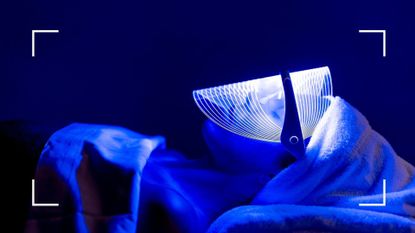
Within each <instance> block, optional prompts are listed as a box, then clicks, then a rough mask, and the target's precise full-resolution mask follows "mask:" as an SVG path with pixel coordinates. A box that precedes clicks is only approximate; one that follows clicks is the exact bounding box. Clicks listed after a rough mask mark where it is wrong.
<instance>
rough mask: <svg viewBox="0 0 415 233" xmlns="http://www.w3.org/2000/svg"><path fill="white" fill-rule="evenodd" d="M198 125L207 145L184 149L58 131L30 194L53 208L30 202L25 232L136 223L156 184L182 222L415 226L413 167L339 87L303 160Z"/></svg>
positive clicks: (80, 130)
mask: <svg viewBox="0 0 415 233" xmlns="http://www.w3.org/2000/svg"><path fill="white" fill-rule="evenodd" d="M204 134H205V138H206V141H207V143H208V145H209V147H210V149H211V152H212V153H211V156H210V157H209V158H206V159H200V160H188V159H187V158H186V156H184V155H182V154H180V153H178V152H175V151H171V150H168V149H166V146H165V139H164V138H163V137H150V136H145V135H141V134H138V133H135V132H132V131H130V130H127V129H124V128H120V127H114V126H100V125H86V124H73V125H70V126H68V127H66V128H64V129H61V130H59V131H57V132H56V133H55V134H54V135H53V136H52V137H51V138H50V139H49V141H48V143H47V145H46V146H45V148H44V151H43V152H42V155H41V157H40V160H39V164H38V169H37V173H36V179H35V181H36V202H38V203H44V202H52V203H59V207H32V209H31V215H30V216H29V218H28V221H27V224H26V229H27V230H26V231H27V232H136V231H137V230H138V229H139V228H138V227H137V225H138V222H139V211H138V210H139V209H140V206H139V203H140V193H146V192H143V191H145V190H140V189H141V188H144V187H146V188H149V187H153V186H158V187H162V189H161V190H162V191H161V192H158V193H154V192H153V193H151V192H150V194H149V196H157V195H160V196H162V197H167V196H168V197H169V198H168V201H167V202H163V203H164V204H165V205H168V208H167V209H169V210H171V211H172V213H173V214H172V218H173V219H174V222H175V224H176V225H177V228H176V229H179V232H205V231H207V230H208V231H209V232H277V231H283V232H284V231H285V232H293V231H294V232H295V231H297V232H304V231H307V230H310V231H317V232H318V231H323V232H415V221H414V220H413V218H414V216H415V206H414V205H415V195H414V194H415V189H414V188H415V187H414V184H415V179H414V178H413V176H414V174H415V170H414V167H413V166H412V165H410V164H408V163H407V162H405V161H404V160H402V159H401V158H400V157H399V156H397V155H396V153H395V152H394V151H393V149H392V147H391V146H390V145H389V144H388V142H387V141H386V140H385V139H384V138H383V137H382V136H380V135H379V134H378V133H376V132H375V131H374V130H372V129H371V127H370V126H369V124H368V122H367V120H366V119H365V118H364V116H363V115H362V114H360V113H359V112H358V111H357V110H355V109H354V108H353V107H351V106H350V105H349V104H348V103H346V102H345V101H344V100H342V99H340V98H335V99H333V100H332V104H331V106H330V108H329V109H328V110H327V112H326V113H325V115H324V117H323V119H322V120H321V121H320V122H319V124H318V126H317V128H316V130H315V132H314V134H313V136H312V138H311V140H310V142H309V143H308V146H307V151H306V156H305V157H304V158H303V159H301V160H297V161H293V160H292V158H291V157H290V156H289V155H287V154H286V153H285V152H284V150H283V148H282V147H281V145H279V144H277V143H266V142H258V141H254V140H251V139H247V138H241V137H239V136H236V135H233V134H231V133H229V132H227V131H225V130H223V129H221V128H218V127H216V126H215V125H214V124H212V123H210V122H207V123H206V125H205V128H204ZM189 143H190V142H189ZM150 155H151V156H150ZM142 183H145V184H146V186H142V185H141V184H142ZM163 190H164V191H163ZM160 193H161V194H160ZM169 193H173V194H174V195H170V194H169ZM168 194H169V195H168ZM142 199H143V198H142ZM143 221H144V222H145V221H146V220H145V219H143V220H142V221H140V222H143Z"/></svg>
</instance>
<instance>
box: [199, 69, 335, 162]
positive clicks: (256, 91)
mask: <svg viewBox="0 0 415 233" xmlns="http://www.w3.org/2000/svg"><path fill="white" fill-rule="evenodd" d="M332 93H333V89H332V83H331V76H330V70H329V68H328V67H321V68H315V69H311V70H304V71H298V72H292V73H282V74H281V75H276V76H271V77H266V78H260V79H254V80H249V81H245V82H239V83H233V84H228V85H224V86H218V87H212V88H206V89H201V90H195V91H193V98H194V100H195V102H196V104H197V105H198V106H199V108H200V110H202V112H203V113H204V114H205V115H206V116H207V117H208V118H209V119H210V120H212V121H213V122H215V123H216V124H217V125H219V126H221V127H223V128H224V129H226V130H229V131H231V132H233V133H235V134H239V135H241V136H244V137H248V138H253V139H256V140H262V141H269V142H281V143H282V144H283V145H284V146H285V148H286V149H287V150H288V152H290V153H291V154H292V155H293V156H295V157H297V158H300V157H302V156H303V155H304V152H305V146H304V139H306V138H309V137H311V135H312V133H313V131H314V128H315V127H316V125H317V123H318V122H319V120H320V119H321V117H322V116H323V114H324V112H325V111H326V110H327V108H328V107H329V105H330V101H331V99H332Z"/></svg>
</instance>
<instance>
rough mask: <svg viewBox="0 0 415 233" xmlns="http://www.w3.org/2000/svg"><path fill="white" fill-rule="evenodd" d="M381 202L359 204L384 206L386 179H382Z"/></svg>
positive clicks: (361, 204)
mask: <svg viewBox="0 0 415 233" xmlns="http://www.w3.org/2000/svg"><path fill="white" fill-rule="evenodd" d="M382 195H383V196H382V203H359V206H386V179H383V193H382Z"/></svg>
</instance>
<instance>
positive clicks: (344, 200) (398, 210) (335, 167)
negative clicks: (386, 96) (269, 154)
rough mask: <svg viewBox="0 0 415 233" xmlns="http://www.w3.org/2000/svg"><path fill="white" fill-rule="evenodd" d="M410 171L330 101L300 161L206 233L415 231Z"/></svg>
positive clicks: (359, 119) (345, 108)
mask: <svg viewBox="0 0 415 233" xmlns="http://www.w3.org/2000/svg"><path fill="white" fill-rule="evenodd" d="M414 172H415V170H414V167H413V166H412V165H410V164H409V163H407V162H405V161H404V160H403V159H401V158H400V157H399V156H397V155H396V153H395V152H394V151H393V149H392V147H391V145H389V143H388V142H387V141H386V140H385V139H384V138H383V137H382V136H381V135H379V134H378V133H377V132H375V131H374V130H373V129H371V127H370V126H369V124H368V122H367V120H366V119H365V117H364V116H363V115H362V114H361V113H359V112H358V111H357V110H356V109H354V108H353V107H351V106H350V105H349V104H348V103H346V102H345V101H344V100H342V99H340V98H335V99H334V100H333V102H332V104H331V106H330V108H329V109H328V110H327V112H326V113H325V115H324V117H323V118H322V119H321V121H320V122H319V124H318V125H317V128H316V129H315V132H314V134H313V136H312V138H311V140H310V142H309V144H308V146H307V151H306V155H305V157H304V158H303V159H301V160H298V161H296V162H295V163H293V164H292V165H290V166H288V167H287V168H286V169H284V170H282V171H281V172H280V173H278V174H277V175H276V176H275V177H274V178H273V179H272V180H271V181H269V182H268V183H267V184H266V185H265V186H264V187H263V189H262V190H261V191H259V192H258V193H257V195H256V196H255V198H254V199H253V201H252V202H251V204H252V206H245V207H238V208H236V209H233V210H231V211H229V212H227V213H225V214H224V215H222V216H221V217H220V218H219V219H218V220H216V222H215V223H214V224H212V226H211V228H210V232H277V231H289V232H291V231H304V230H312V231H319V232H320V231H324V232H327V231H329V232H415V221H414V217H415V187H414V185H415V179H414ZM384 180H385V181H384ZM384 182H385V184H386V187H385V188H386V189H385V190H384V187H383V184H384ZM384 191H385V200H383V199H384V194H383V192H384ZM369 203H371V204H375V205H372V206H371V205H369V206H367V205H366V206H365V204H369ZM362 204H363V205H362Z"/></svg>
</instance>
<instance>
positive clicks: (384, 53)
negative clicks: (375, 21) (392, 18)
mask: <svg viewBox="0 0 415 233" xmlns="http://www.w3.org/2000/svg"><path fill="white" fill-rule="evenodd" d="M359 33H382V39H383V53H382V54H383V57H386V30H359Z"/></svg>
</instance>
